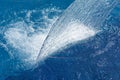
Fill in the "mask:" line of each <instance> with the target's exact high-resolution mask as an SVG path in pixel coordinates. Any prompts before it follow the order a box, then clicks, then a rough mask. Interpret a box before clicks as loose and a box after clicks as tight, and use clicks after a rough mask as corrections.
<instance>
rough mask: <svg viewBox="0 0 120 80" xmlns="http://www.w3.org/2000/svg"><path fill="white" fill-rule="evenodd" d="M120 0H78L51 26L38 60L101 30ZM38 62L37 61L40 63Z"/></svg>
mask: <svg viewBox="0 0 120 80" xmlns="http://www.w3.org/2000/svg"><path fill="white" fill-rule="evenodd" d="M118 1H119V0H76V1H75V2H73V3H72V4H71V5H70V6H69V7H68V8H67V9H66V11H65V12H64V14H63V15H62V16H61V17H60V18H59V20H57V21H56V23H55V24H54V25H53V27H52V28H51V30H50V32H49V34H48V36H47V38H46V39H45V41H44V43H43V45H42V48H41V50H40V53H39V56H38V58H37V61H38V62H40V61H41V60H44V59H46V58H47V57H48V56H50V55H52V54H53V53H54V52H55V51H57V50H61V49H62V48H65V46H66V45H68V44H71V43H72V44H73V43H75V42H78V41H81V40H84V39H87V38H89V37H91V36H94V35H95V34H97V33H98V32H99V31H100V30H101V25H102V23H103V22H104V20H105V19H106V17H107V15H108V14H109V13H110V11H111V10H112V9H113V8H114V7H115V5H116V4H117V3H118ZM38 62H37V63H38Z"/></svg>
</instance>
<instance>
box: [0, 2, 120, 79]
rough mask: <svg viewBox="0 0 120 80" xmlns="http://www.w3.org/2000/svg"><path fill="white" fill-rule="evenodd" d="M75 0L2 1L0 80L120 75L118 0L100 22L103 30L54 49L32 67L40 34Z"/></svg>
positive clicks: (114, 76)
mask: <svg viewBox="0 0 120 80" xmlns="http://www.w3.org/2000/svg"><path fill="white" fill-rule="evenodd" d="M72 2H73V0H36V1H34V0H29V1H28V0H25V1H20V0H17V1H15V0H9V1H8V0H1V1H0V80H119V79H120V43H119V42H120V13H119V12H120V3H118V4H117V5H116V7H115V8H113V9H112V11H111V12H110V13H109V15H108V16H107V18H106V20H105V22H104V23H103V24H102V25H101V27H102V30H103V31H102V32H100V33H99V34H96V35H95V36H93V37H91V38H90V39H88V40H83V41H82V42H81V43H76V44H73V45H71V46H70V47H68V48H66V49H64V50H62V51H58V52H56V55H53V56H52V57H48V58H47V59H46V60H44V61H43V62H41V64H40V65H39V66H38V67H36V68H32V67H33V65H32V64H34V61H35V59H36V58H37V57H36V56H37V55H38V53H39V44H40V43H41V41H42V40H41V38H42V37H41V34H42V35H43V34H44V35H47V33H48V30H49V28H50V27H51V25H53V24H54V23H55V21H56V20H57V19H58V18H59V17H60V16H61V15H62V13H63V12H64V11H65V9H66V8H67V7H68V6H69V5H70V4H71V3H72ZM28 53H29V54H28Z"/></svg>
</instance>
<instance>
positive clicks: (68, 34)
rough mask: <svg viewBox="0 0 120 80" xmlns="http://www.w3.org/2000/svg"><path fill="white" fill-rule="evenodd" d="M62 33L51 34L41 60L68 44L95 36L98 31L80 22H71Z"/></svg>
mask: <svg viewBox="0 0 120 80" xmlns="http://www.w3.org/2000/svg"><path fill="white" fill-rule="evenodd" d="M66 27H67V28H66V29H65V30H63V32H62V33H61V34H58V35H55V36H50V38H49V40H47V43H46V44H44V46H43V48H42V49H41V53H40V55H39V61H40V60H43V59H45V58H47V57H48V56H50V55H52V54H53V53H54V52H55V51H57V50H61V49H62V48H65V46H66V45H68V44H71V43H72V44H74V43H75V42H78V41H81V40H84V39H87V38H89V37H92V36H94V35H95V34H96V33H97V32H98V31H96V30H95V29H92V28H90V27H87V26H85V25H84V24H80V23H78V22H72V23H69V24H68V25H67V26H66Z"/></svg>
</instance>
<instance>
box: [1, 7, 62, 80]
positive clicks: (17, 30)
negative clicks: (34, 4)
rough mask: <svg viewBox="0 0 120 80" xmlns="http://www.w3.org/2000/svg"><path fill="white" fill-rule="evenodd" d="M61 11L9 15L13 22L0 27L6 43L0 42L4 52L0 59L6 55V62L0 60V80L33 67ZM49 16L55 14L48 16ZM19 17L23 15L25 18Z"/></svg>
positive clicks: (28, 11) (25, 11)
mask: <svg viewBox="0 0 120 80" xmlns="http://www.w3.org/2000/svg"><path fill="white" fill-rule="evenodd" d="M61 11H62V10H60V9H58V8H56V7H52V8H46V9H42V10H37V9H35V10H23V11H20V12H14V11H13V12H11V14H13V15H14V16H15V19H11V18H10V19H11V21H10V22H9V24H8V23H7V24H6V25H5V26H3V27H0V32H1V33H0V35H4V38H3V39H4V40H6V43H3V42H0V46H1V47H2V48H5V51H7V52H6V53H4V52H3V53H2V51H1V52H0V56H4V55H5V56H6V55H8V57H5V59H4V58H1V59H0V66H1V67H0V76H5V77H6V76H8V75H14V74H17V73H15V72H19V71H23V70H27V69H30V68H31V67H32V65H33V64H34V63H35V62H36V58H37V56H38V53H39V47H41V46H42V43H43V41H44V40H45V38H46V36H47V34H48V32H49V30H50V28H51V26H52V25H53V23H54V22H55V21H56V20H57V19H58V17H59V14H60V13H61ZM51 13H56V14H54V15H53V16H50V14H51ZM20 15H25V17H23V16H22V17H21V16H20ZM36 15H37V17H36ZM6 22H7V21H6ZM1 24H2V23H1ZM2 28H4V29H2ZM1 40H2V39H1ZM1 40H0V41H1ZM0 79H1V78H0Z"/></svg>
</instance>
